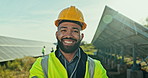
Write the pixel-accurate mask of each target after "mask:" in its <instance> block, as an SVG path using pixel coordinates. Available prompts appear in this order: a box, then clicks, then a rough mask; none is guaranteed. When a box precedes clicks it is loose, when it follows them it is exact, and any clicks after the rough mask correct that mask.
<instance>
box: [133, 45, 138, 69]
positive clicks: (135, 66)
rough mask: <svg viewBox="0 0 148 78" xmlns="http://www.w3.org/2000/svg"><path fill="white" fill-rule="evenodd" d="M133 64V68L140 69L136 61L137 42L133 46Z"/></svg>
mask: <svg viewBox="0 0 148 78" xmlns="http://www.w3.org/2000/svg"><path fill="white" fill-rule="evenodd" d="M132 50H133V66H132V70H137V69H138V66H137V63H136V60H137V59H136V57H137V54H136V53H137V44H136V43H134V46H133V49H132Z"/></svg>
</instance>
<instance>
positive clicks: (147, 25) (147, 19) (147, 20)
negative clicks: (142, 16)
mask: <svg viewBox="0 0 148 78" xmlns="http://www.w3.org/2000/svg"><path fill="white" fill-rule="evenodd" d="M145 21H146V24H145V25H144V26H146V27H148V17H147V18H146V20H145Z"/></svg>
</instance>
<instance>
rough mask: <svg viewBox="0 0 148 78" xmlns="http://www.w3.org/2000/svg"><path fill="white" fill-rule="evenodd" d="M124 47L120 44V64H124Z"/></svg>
mask: <svg viewBox="0 0 148 78" xmlns="http://www.w3.org/2000/svg"><path fill="white" fill-rule="evenodd" d="M124 49H125V46H121V56H122V59H121V62H120V64H121V65H123V64H124Z"/></svg>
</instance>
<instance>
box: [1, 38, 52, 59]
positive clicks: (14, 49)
mask: <svg viewBox="0 0 148 78" xmlns="http://www.w3.org/2000/svg"><path fill="white" fill-rule="evenodd" d="M43 46H46V52H45V54H48V53H50V51H51V48H54V47H55V45H54V44H53V43H49V42H41V41H34V40H25V39H18V38H11V37H5V36H0V62H3V61H8V60H14V59H16V58H22V57H24V56H41V55H42V53H41V51H42V48H43Z"/></svg>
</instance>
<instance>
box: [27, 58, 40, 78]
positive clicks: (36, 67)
mask: <svg viewBox="0 0 148 78" xmlns="http://www.w3.org/2000/svg"><path fill="white" fill-rule="evenodd" d="M41 60H42V57H39V58H37V59H36V61H35V62H34V64H33V65H32V68H31V69H30V77H33V76H37V77H40V76H43V70H42V67H41Z"/></svg>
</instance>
